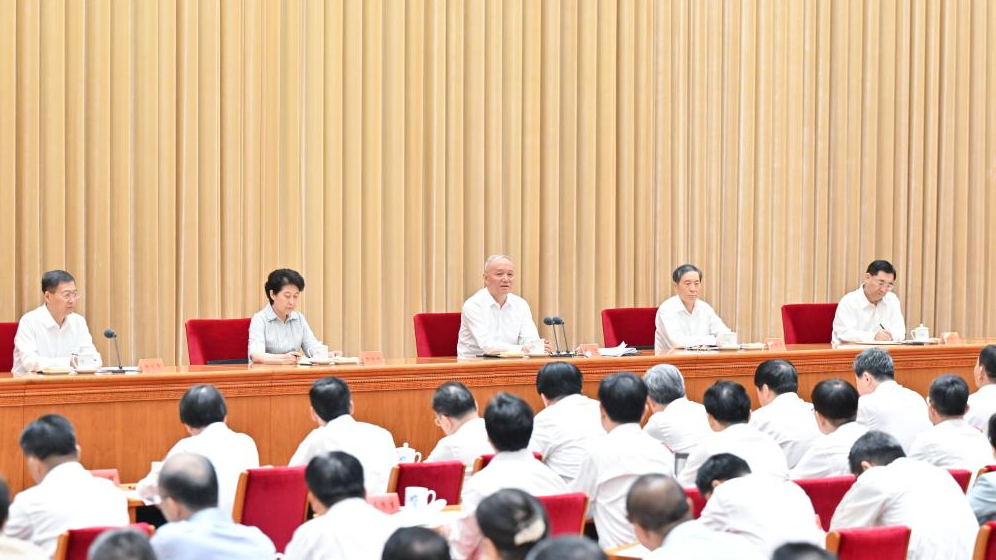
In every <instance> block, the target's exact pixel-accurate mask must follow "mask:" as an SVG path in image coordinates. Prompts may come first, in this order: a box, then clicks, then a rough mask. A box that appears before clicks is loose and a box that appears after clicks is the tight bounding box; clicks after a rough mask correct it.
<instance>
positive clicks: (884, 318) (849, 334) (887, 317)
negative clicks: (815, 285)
mask: <svg viewBox="0 0 996 560" xmlns="http://www.w3.org/2000/svg"><path fill="white" fill-rule="evenodd" d="M895 287H896V269H895V268H893V266H892V263H890V262H889V261H883V260H877V261H872V263H871V264H869V265H868V269H867V270H866V271H865V279H864V282H863V283H862V284H861V287H860V288H858V289H857V290H854V291H853V292H851V293H849V294H847V295H845V296H844V297H842V298H841V299H840V303H838V304H837V314H836V315H834V318H833V336H832V342H833V344H834V346H836V345H838V344H840V343H847V342H874V341H881V342H887V341H893V340H897V341H898V340H903V339H904V338H905V337H906V321H905V320H904V319H903V310H902V308H901V307H900V306H899V298H898V297H896V294H894V293H893V292H892V290H893V289H894V288H895Z"/></svg>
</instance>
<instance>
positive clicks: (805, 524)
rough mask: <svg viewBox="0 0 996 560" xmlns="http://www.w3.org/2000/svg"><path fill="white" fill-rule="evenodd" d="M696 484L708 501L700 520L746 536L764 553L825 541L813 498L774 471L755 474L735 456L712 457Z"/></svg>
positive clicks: (715, 528)
mask: <svg viewBox="0 0 996 560" xmlns="http://www.w3.org/2000/svg"><path fill="white" fill-rule="evenodd" d="M695 486H696V487H698V489H699V492H700V493H701V494H702V497H703V498H705V499H706V500H707V501H706V506H705V509H703V510H702V515H701V516H700V517H699V522H700V523H702V524H703V525H705V526H706V527H709V528H710V529H713V530H715V531H722V532H726V533H734V534H737V535H742V536H744V537H746V538H747V540H749V541H750V542H751V544H752V545H753V546H755V547H756V548H757V549H758V550H760V551H761V552H762V554H763V555H764V556H765V557H767V556H768V555H770V554H771V553H772V552H773V551H774V550H775V549H776V548H778V547H779V546H781V545H783V544H785V543H787V542H808V543H812V544H819V545H822V544H823V541H824V539H825V536H824V534H823V530H822V529H821V528H820V525H819V520H818V519H817V517H816V511H815V510H813V502H812V501H810V499H809V496H807V495H806V493H805V492H804V491H803V490H802V488H800V487H799V485H797V484H795V483H794V482H790V481H787V480H783V479H781V478H775V477H772V476H771V475H769V474H765V473H758V474H751V470H750V467H749V466H748V465H747V462H746V461H744V460H743V459H741V458H740V457H737V456H736V455H730V454H729V453H721V454H719V455H713V456H712V457H710V458H709V460H708V461H706V462H705V464H704V465H702V468H701V469H699V473H698V476H697V477H696V479H695Z"/></svg>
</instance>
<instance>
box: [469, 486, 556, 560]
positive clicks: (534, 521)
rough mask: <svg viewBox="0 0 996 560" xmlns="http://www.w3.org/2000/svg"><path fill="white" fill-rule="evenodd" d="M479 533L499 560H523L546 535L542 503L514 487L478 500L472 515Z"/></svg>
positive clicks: (547, 521) (548, 524) (546, 525)
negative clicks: (489, 543)
mask: <svg viewBox="0 0 996 560" xmlns="http://www.w3.org/2000/svg"><path fill="white" fill-rule="evenodd" d="M475 516H476V517H477V525H478V526H479V527H480V528H481V534H482V535H484V536H485V537H487V538H488V540H490V541H491V542H492V543H494V545H495V548H496V549H497V550H498V555H499V556H500V557H501V558H502V559H503V560H524V558H525V557H526V554H528V553H529V550H530V549H531V548H532V547H533V546H534V545H535V544H536V543H538V542H540V541H541V540H543V539H545V538H546V537H547V536H548V535H549V534H550V521H549V520H548V519H547V515H546V509H545V508H544V507H543V504H541V503H540V502H539V500H537V499H536V498H534V497H532V496H531V495H529V494H527V493H525V492H523V491H522V490H519V489H517V488H505V489H504V490H499V491H497V492H495V493H494V494H491V495H490V496H488V497H487V498H484V500H482V501H481V503H480V504H479V505H478V506H477V511H476V512H475Z"/></svg>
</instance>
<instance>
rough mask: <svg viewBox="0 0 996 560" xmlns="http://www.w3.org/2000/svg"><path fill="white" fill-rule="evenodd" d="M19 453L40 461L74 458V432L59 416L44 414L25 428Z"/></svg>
mask: <svg viewBox="0 0 996 560" xmlns="http://www.w3.org/2000/svg"><path fill="white" fill-rule="evenodd" d="M20 444H21V451H23V452H24V454H25V455H26V456H29V457H35V458H36V459H40V460H42V461H44V460H46V459H48V458H50V457H76V455H77V451H76V430H74V429H73V425H72V424H70V423H69V420H67V419H66V417H65V416H62V415H61V414H46V415H45V416H42V417H41V418H39V419H37V420H35V421H34V422H32V423H30V424H28V425H27V426H25V428H24V430H23V431H22V432H21V439H20Z"/></svg>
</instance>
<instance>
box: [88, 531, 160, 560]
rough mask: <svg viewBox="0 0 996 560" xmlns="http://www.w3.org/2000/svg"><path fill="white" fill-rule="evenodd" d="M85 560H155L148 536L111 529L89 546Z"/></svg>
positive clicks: (136, 532)
mask: <svg viewBox="0 0 996 560" xmlns="http://www.w3.org/2000/svg"><path fill="white" fill-rule="evenodd" d="M87 560H156V553H155V552H153V551H152V546H151V545H150V544H149V536H148V535H146V534H145V533H141V532H139V531H137V530H135V529H130V528H127V527H126V528H123V529H111V530H109V531H104V532H103V533H101V534H100V535H99V536H98V537H97V538H96V539H95V540H94V541H93V544H91V545H90V550H89V552H88V553H87Z"/></svg>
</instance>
